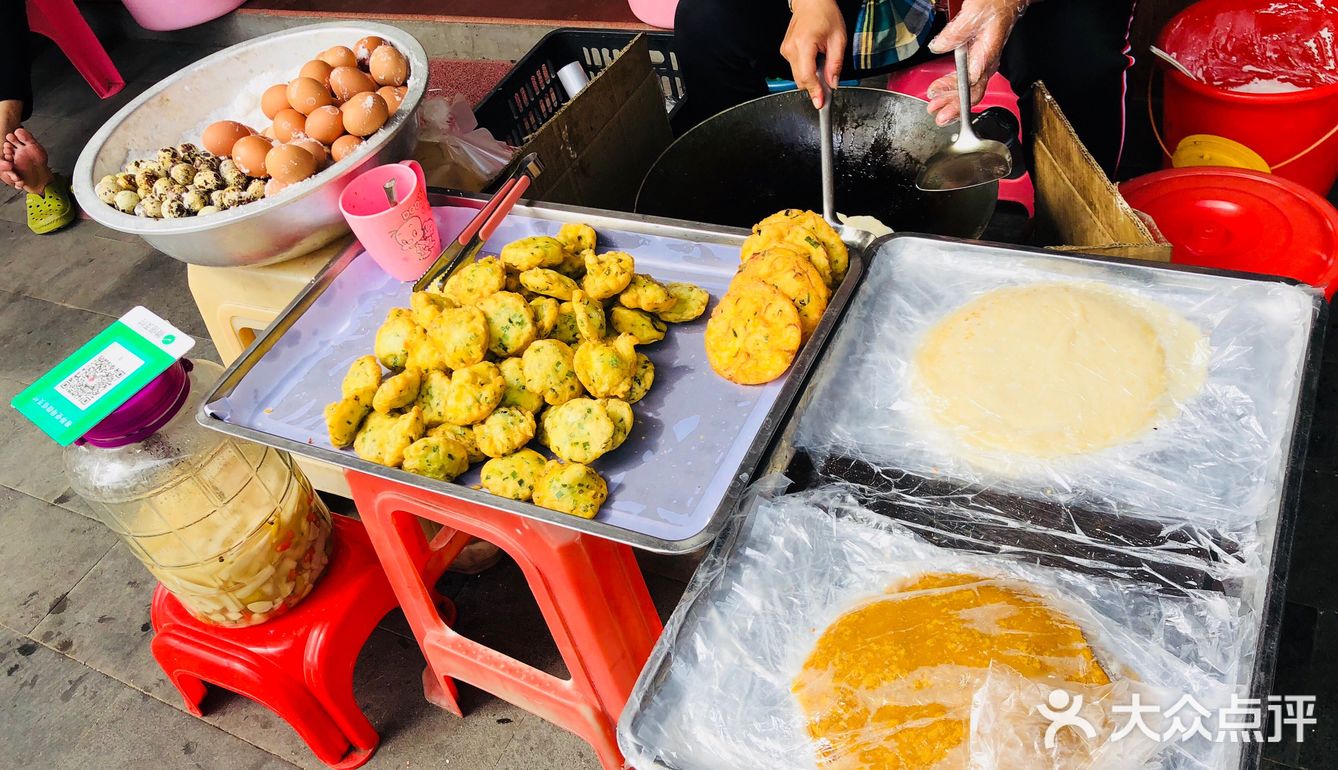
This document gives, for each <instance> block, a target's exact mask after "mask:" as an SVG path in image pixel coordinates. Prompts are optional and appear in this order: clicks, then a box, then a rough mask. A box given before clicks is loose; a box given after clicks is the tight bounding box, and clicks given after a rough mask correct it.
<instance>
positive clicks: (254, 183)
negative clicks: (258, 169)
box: [242, 179, 265, 201]
mask: <svg viewBox="0 0 1338 770" xmlns="http://www.w3.org/2000/svg"><path fill="white" fill-rule="evenodd" d="M242 196H243V197H244V198H246V200H248V201H258V200H260V199H261V198H263V197H265V180H263V179H252V180H251V181H249V182H247V183H246V186H245V187H243V188H242Z"/></svg>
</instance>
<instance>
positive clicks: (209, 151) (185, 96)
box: [73, 22, 428, 265]
mask: <svg viewBox="0 0 1338 770" xmlns="http://www.w3.org/2000/svg"><path fill="white" fill-rule="evenodd" d="M427 69H428V68H427V57H426V54H425V53H424V52H423V49H422V46H421V45H419V44H418V42H417V40H415V39H414V38H413V37H412V36H411V35H408V34H407V33H405V32H404V31H402V30H400V29H397V28H395V27H391V26H388V25H383V24H372V23H363V22H335V23H330V24H315V25H309V26H304V27H298V28H294V29H290V30H285V31H283V32H278V33H274V34H272V35H266V36H263V37H260V38H256V39H254V40H250V41H247V42H245V43H242V44H239V45H236V46H233V47H232V48H229V49H226V50H224V51H220V52H219V53H217V54H214V55H213V56H210V57H207V58H205V59H202V60H201V61H199V62H196V63H195V64H192V65H190V66H189V67H187V68H186V69H184V70H182V71H180V72H178V73H176V74H175V75H173V76H171V77H169V78H167V79H166V80H164V81H162V82H160V83H158V84H157V85H155V86H154V87H153V88H151V89H149V90H148V91H146V92H145V93H144V94H141V95H140V96H139V97H138V98H137V99H135V100H134V101H132V102H131V103H130V104H129V105H127V106H126V107H125V108H123V109H122V110H121V111H120V112H118V113H117V114H116V115H115V116H114V117H113V118H112V119H111V120H109V121H108V123H107V124H106V125H104V126H103V127H102V128H101V129H100V130H99V131H98V132H97V133H96V134H95V135H94V137H93V139H92V140H90V142H89V144H88V146H87V147H85V149H84V152H83V153H82V154H81V156H80V158H79V162H78V164H77V165H76V168H75V172H74V174H73V187H74V191H75V196H76V197H77V198H78V199H79V201H80V204H81V205H82V206H83V208H84V209H85V211H87V212H88V214H89V215H90V216H91V217H92V218H93V219H95V220H97V221H99V222H101V223H102V224H104V225H107V226H108V227H111V228H113V229H116V230H120V231H122V232H129V233H133V234H136V235H140V236H141V237H143V238H144V239H145V240H146V241H148V242H149V243H150V244H152V245H153V246H155V247H157V248H158V249H160V250H161V251H163V252H165V253H167V254H169V255H171V256H174V257H176V258H178V259H181V260H183V261H186V262H192V263H196V264H204V265H246V264H252V265H254V264H267V263H271V262H277V261H281V260H283V259H288V258H291V257H294V256H299V255H301V254H305V253H307V252H309V251H311V250H313V249H316V248H319V247H320V246H323V245H325V244H326V243H329V242H330V241H332V240H334V239H335V238H338V237H339V236H340V235H342V234H344V233H346V232H347V223H346V222H345V221H344V219H343V216H342V214H341V213H340V211H339V207H338V198H339V193H340V192H341V191H342V190H343V188H344V186H345V185H347V184H348V183H349V182H350V181H352V179H353V178H354V177H355V176H356V175H357V174H358V173H361V172H362V171H364V170H366V169H368V168H371V167H373V166H376V165H381V164H383V163H389V162H395V161H399V160H403V159H405V158H407V157H409V156H410V155H411V154H412V151H413V147H414V144H415V139H416V136H417V120H416V113H417V108H418V104H419V101H420V100H421V98H422V96H423V93H424V91H425V88H426V79H427ZM155 139H156V141H155ZM164 139H167V140H169V141H176V142H179V143H178V144H172V145H171V146H162V147H160V148H159V149H157V150H153V149H140V150H137V149H136V148H143V147H148V148H158V147H159V145H160V143H161V142H162V141H163V140H164ZM197 145H199V146H197Z"/></svg>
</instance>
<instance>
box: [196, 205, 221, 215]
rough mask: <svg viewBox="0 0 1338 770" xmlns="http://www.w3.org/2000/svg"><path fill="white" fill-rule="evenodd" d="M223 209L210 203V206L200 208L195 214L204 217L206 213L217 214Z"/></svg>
mask: <svg viewBox="0 0 1338 770" xmlns="http://www.w3.org/2000/svg"><path fill="white" fill-rule="evenodd" d="M222 210H223V209H221V208H219V207H218V206H214V205H209V206H205V207H204V208H202V209H200V210H199V211H197V212H195V216H197V217H202V216H204V215H206V214H217V213H218V212H220V211H222Z"/></svg>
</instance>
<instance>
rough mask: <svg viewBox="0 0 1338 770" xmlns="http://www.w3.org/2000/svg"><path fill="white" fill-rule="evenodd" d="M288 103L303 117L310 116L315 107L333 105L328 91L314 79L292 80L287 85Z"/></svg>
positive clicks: (332, 99) (322, 83)
mask: <svg viewBox="0 0 1338 770" xmlns="http://www.w3.org/2000/svg"><path fill="white" fill-rule="evenodd" d="M288 103H289V104H291V105H293V109H295V110H297V111H298V112H300V113H302V114H303V115H310V114H311V111H312V110H314V109H316V108H317V107H324V106H325V105H327V104H333V103H334V97H333V96H331V95H330V89H328V88H326V87H325V83H324V82H322V81H319V80H315V79H314V78H294V79H293V80H292V81H291V82H289V83H288Z"/></svg>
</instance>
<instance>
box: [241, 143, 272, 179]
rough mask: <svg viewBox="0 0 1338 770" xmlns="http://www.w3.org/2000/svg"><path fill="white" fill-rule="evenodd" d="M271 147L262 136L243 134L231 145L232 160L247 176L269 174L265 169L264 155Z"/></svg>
mask: <svg viewBox="0 0 1338 770" xmlns="http://www.w3.org/2000/svg"><path fill="white" fill-rule="evenodd" d="M272 147H273V145H271V144H270V143H269V140H268V139H266V138H265V137H263V136H256V135H254V134H252V135H251V136H244V137H242V138H241V139H238V140H237V143H236V144H234V145H233V146H232V162H233V163H236V164H237V168H239V169H241V171H242V173H243V174H246V175H247V176H256V177H266V176H269V174H268V173H266V169H265V156H266V155H268V154H269V151H270V149H271V148H272Z"/></svg>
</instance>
